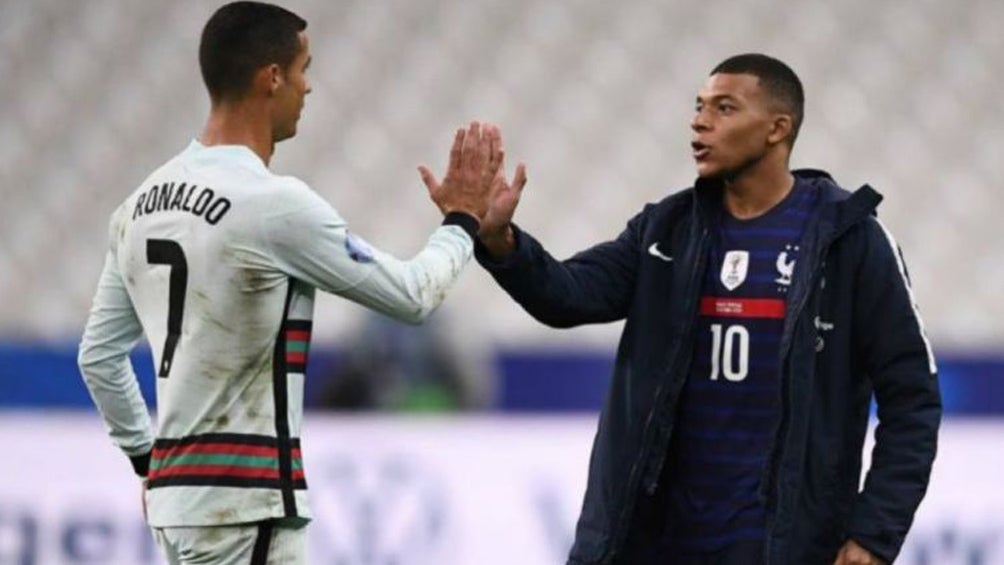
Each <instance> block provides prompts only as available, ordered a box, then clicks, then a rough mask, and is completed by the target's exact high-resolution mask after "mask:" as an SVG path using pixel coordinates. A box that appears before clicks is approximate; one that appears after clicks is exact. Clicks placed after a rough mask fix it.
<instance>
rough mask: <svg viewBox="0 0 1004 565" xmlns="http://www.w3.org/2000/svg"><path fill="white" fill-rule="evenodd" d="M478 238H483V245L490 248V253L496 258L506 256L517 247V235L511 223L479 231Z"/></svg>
mask: <svg viewBox="0 0 1004 565" xmlns="http://www.w3.org/2000/svg"><path fill="white" fill-rule="evenodd" d="M478 239H480V240H481V245H483V246H484V247H485V249H487V250H488V253H490V254H491V255H492V257H494V258H496V259H502V258H505V257H507V256H508V255H510V254H511V253H512V252H513V251H515V249H516V236H515V234H514V233H513V231H512V226H511V225H510V224H506V225H505V226H503V227H502V228H500V229H497V230H492V231H490V232H484V233H479V234H478Z"/></svg>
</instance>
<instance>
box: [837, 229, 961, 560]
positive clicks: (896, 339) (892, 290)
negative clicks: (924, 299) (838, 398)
mask: <svg viewBox="0 0 1004 565" xmlns="http://www.w3.org/2000/svg"><path fill="white" fill-rule="evenodd" d="M867 230H868V232H867V234H866V238H867V244H866V245H867V248H866V251H865V254H864V259H863V261H862V263H861V268H860V269H859V271H858V273H857V277H858V283H857V288H858V297H857V300H856V304H855V309H856V311H855V319H856V320H857V327H855V328H854V329H855V333H856V335H857V336H858V339H857V348H858V351H859V352H860V354H861V356H862V358H863V360H864V366H865V369H866V371H867V372H868V374H869V375H870V377H871V379H872V382H873V385H874V388H875V398H876V402H877V404H878V418H879V425H878V428H877V429H876V431H875V447H874V450H873V451H872V463H871V468H870V469H869V471H868V475H867V478H866V480H865V485H864V489H863V490H862V492H861V493H860V494H859V495H858V498H857V500H856V501H855V506H854V513H853V515H852V518H851V523H850V528H849V531H848V533H849V535H850V537H851V538H852V539H853V540H854V541H857V542H858V543H859V544H860V545H861V546H863V547H864V548H865V549H867V550H869V551H870V552H871V553H873V554H875V555H877V556H878V557H880V558H882V559H883V560H885V561H886V562H892V560H893V559H894V558H895V557H896V555H897V554H898V553H899V550H900V547H901V546H902V544H903V540H904V538H905V536H906V533H907V531H908V530H909V528H910V524H911V523H912V521H913V515H914V513H915V512H916V510H917V507H918V506H919V505H920V501H921V499H923V497H924V493H925V492H926V490H927V485H928V480H929V478H930V474H931V465H932V464H933V462H934V457H935V452H936V450H937V439H938V426H939V424H940V421H941V395H940V392H939V390H938V380H937V367H936V366H935V362H934V356H933V354H932V353H931V348H930V344H929V343H928V341H927V337H926V336H925V334H924V326H923V322H922V321H921V319H920V315H919V314H918V312H917V308H916V303H915V302H914V299H913V291H912V290H911V288H910V282H909V278H908V276H907V272H906V266H905V264H904V263H903V258H902V255H901V253H900V251H899V248H898V247H897V246H896V243H895V241H894V240H893V238H892V236H891V235H890V234H889V232H888V231H887V230H886V229H885V228H884V227H883V226H882V225H881V224H880V223H879V222H878V221H877V220H869V225H868V226H867Z"/></svg>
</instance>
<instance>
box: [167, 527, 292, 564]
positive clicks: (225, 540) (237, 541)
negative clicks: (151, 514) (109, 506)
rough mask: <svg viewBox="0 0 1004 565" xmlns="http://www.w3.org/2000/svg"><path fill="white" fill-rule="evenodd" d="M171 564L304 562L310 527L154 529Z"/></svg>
mask: <svg viewBox="0 0 1004 565" xmlns="http://www.w3.org/2000/svg"><path fill="white" fill-rule="evenodd" d="M152 530H153V537H154V539H155V540H157V545H159V546H160V549H161V551H162V552H163V554H164V556H165V557H166V558H167V562H168V563H169V564H170V565H304V564H305V563H306V562H307V528H306V527H298V528H291V527H284V526H280V525H278V524H276V523H275V522H273V521H267V522H259V523H256V524H242V525H235V526H205V527H195V528H152Z"/></svg>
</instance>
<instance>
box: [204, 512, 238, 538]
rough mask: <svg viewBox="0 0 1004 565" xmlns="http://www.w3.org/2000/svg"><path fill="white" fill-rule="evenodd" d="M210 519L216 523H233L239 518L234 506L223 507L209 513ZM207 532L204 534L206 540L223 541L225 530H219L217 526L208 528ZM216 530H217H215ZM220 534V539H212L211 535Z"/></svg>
mask: <svg viewBox="0 0 1004 565" xmlns="http://www.w3.org/2000/svg"><path fill="white" fill-rule="evenodd" d="M209 519H210V520H211V521H212V522H214V523H216V524H233V523H234V522H235V521H236V520H237V510H236V509H234V508H223V509H222V510H214V511H212V512H210V513H209ZM206 530H207V531H206V534H205V536H204V541H206V542H209V541H222V540H223V534H224V533H225V532H224V531H223V530H217V529H216V528H206ZM214 530H216V531H214ZM211 535H212V536H219V537H218V539H215V540H210V539H209V536H211Z"/></svg>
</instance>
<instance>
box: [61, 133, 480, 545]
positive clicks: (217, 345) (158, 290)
mask: <svg viewBox="0 0 1004 565" xmlns="http://www.w3.org/2000/svg"><path fill="white" fill-rule="evenodd" d="M467 230H470V226H468V227H467ZM109 238H110V249H109V252H108V254H107V258H106V260H105V266H104V271H103V272H102V274H101V279H100V282H99V285H98V290H97V294H96V296H95V298H94V306H93V308H92V310H91V314H90V318H89V319H88V322H87V328H86V330H85V332H84V336H83V340H82V342H81V346H80V355H79V362H80V367H81V371H82V373H83V376H84V380H85V382H86V384H87V386H88V389H89V390H90V392H91V395H92V396H93V398H94V400H95V402H96V403H97V405H98V408H99V409H100V411H101V413H102V415H103V416H104V419H105V421H106V423H107V425H108V427H109V429H110V432H111V436H112V438H113V440H114V441H115V443H116V444H117V445H118V446H119V447H121V448H122V449H123V451H125V453H126V454H127V455H129V456H131V457H133V458H134V459H135V458H139V459H141V460H142V459H143V458H144V456H145V455H146V454H148V453H151V451H152V453H151V457H150V460H149V472H148V474H147V479H148V487H149V490H148V497H147V500H148V519H149V523H150V525H151V526H155V527H171V526H207V525H221V524H239V523H246V522H255V521H260V520H264V519H269V518H292V519H308V518H309V517H310V512H309V509H308V506H307V499H306V492H305V490H306V481H305V478H304V469H303V463H302V459H301V454H300V443H299V436H300V422H301V417H302V414H303V379H304V372H305V368H306V363H307V358H308V346H309V343H310V331H311V318H312V315H313V307H314V289H315V288H319V289H321V290H324V291H327V292H331V293H334V294H337V295H339V296H343V297H345V298H348V299H350V300H353V301H355V302H358V303H360V304H363V305H365V306H368V307H370V308H372V309H374V310H378V311H380V312H383V313H385V314H388V315H390V316H393V317H395V318H398V319H400V320H404V321H408V322H415V323H417V322H419V321H421V320H422V319H423V318H424V317H425V316H426V315H428V314H429V313H430V312H431V311H432V310H433V309H434V308H436V306H437V305H438V304H439V303H440V302H441V301H442V299H443V297H444V295H445V292H446V290H447V288H448V287H449V286H450V285H451V284H453V282H454V281H455V280H456V279H457V277H458V276H459V275H460V272H461V270H462V268H463V267H464V265H465V264H466V263H467V262H468V261H469V260H470V258H471V255H472V251H473V242H472V239H471V236H470V234H469V232H468V231H466V230H465V229H464V228H462V227H460V226H459V225H443V226H440V227H439V228H437V229H436V230H435V231H434V232H433V234H432V236H431V237H430V238H429V240H428V242H427V244H426V246H425V248H424V249H422V250H421V251H420V252H419V253H418V254H417V255H416V256H415V257H414V258H413V259H411V260H410V261H401V260H398V259H395V258H394V257H391V256H390V255H388V254H386V253H383V252H381V251H379V250H375V249H373V248H371V247H370V246H369V245H367V244H366V242H365V241H363V240H362V239H360V238H358V237H356V236H354V235H352V234H350V233H349V232H348V229H347V228H346V224H345V221H344V220H342V218H341V217H340V216H339V215H338V213H337V212H336V211H335V210H334V209H333V208H332V207H331V206H330V205H328V203H327V202H325V201H324V200H323V199H321V198H320V197H319V196H317V195H316V194H315V193H314V192H313V191H311V190H310V188H308V187H307V186H306V185H305V184H304V183H303V182H301V181H299V180H297V179H295V178H292V177H285V176H278V175H274V174H272V173H271V172H269V170H268V169H267V168H266V166H265V164H264V163H263V162H262V161H261V159H260V158H259V157H258V156H257V155H256V154H254V153H253V152H252V151H251V150H250V149H248V148H247V147H244V146H212V147H205V146H203V145H201V144H199V143H198V142H193V143H192V144H191V145H190V146H189V147H188V148H187V149H186V150H185V151H183V152H182V153H181V154H179V155H178V156H176V157H175V158H174V159H172V160H170V161H168V162H167V163H166V164H165V165H164V166H162V167H161V168H160V169H158V170H157V171H155V172H154V173H153V174H152V175H150V177H149V178H148V179H146V180H145V181H144V182H143V184H142V185H141V186H140V187H139V189H137V190H136V191H135V192H134V193H133V194H132V195H131V196H129V198H127V199H126V201H125V202H124V203H123V204H122V205H121V206H120V207H119V208H118V209H117V210H116V211H115V213H114V214H113V215H112V219H111V223H110V229H109ZM144 333H145V334H146V337H147V339H148V340H149V342H150V346H151V349H152V353H153V358H154V363H155V371H156V373H157V411H158V423H157V432H156V436H154V434H153V433H152V431H151V426H150V421H149V416H148V413H147V411H146V407H145V405H144V403H143V399H142V397H141V395H140V393H139V388H138V385H137V383H136V380H135V376H134V374H133V371H132V366H131V365H130V363H129V359H128V357H127V355H128V352H129V351H130V350H131V349H132V347H133V345H134V344H135V343H136V341H137V340H138V339H139V338H140V337H141V336H142V334H144Z"/></svg>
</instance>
